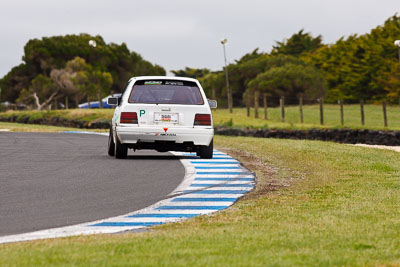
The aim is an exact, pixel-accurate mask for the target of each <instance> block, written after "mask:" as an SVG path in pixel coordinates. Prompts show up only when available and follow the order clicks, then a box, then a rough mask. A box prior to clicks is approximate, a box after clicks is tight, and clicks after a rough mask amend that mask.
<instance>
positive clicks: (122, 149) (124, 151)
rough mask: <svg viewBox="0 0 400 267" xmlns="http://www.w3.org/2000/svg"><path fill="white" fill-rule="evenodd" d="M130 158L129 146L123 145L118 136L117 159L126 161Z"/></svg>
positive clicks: (116, 143) (116, 142) (116, 140)
mask: <svg viewBox="0 0 400 267" xmlns="http://www.w3.org/2000/svg"><path fill="white" fill-rule="evenodd" d="M127 156H128V146H127V145H125V144H121V142H120V141H119V139H118V136H117V137H116V138H115V157H116V158H117V159H124V158H126V157H127Z"/></svg>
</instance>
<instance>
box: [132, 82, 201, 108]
mask: <svg viewBox="0 0 400 267" xmlns="http://www.w3.org/2000/svg"><path fill="white" fill-rule="evenodd" d="M128 102H129V103H141V104H180V105H203V104H204V100H203V97H202V96H201V93H200V89H199V88H198V87H197V84H196V83H194V82H188V81H174V80H141V81H137V82H136V83H135V84H134V85H133V88H132V92H131V95H130V96H129V101H128Z"/></svg>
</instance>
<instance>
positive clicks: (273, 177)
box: [218, 148, 294, 199]
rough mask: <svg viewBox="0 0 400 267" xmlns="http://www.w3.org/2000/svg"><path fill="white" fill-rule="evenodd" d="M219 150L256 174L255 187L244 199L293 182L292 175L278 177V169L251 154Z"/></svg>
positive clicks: (278, 188)
mask: <svg viewBox="0 0 400 267" xmlns="http://www.w3.org/2000/svg"><path fill="white" fill-rule="evenodd" d="M218 149H219V150H220V151H222V152H225V153H227V154H229V155H230V156H232V157H234V158H236V159H238V160H239V161H240V162H241V163H242V165H243V166H244V167H246V168H247V169H249V170H250V171H252V172H254V173H255V174H256V187H255V189H254V190H253V191H252V192H251V193H250V194H246V195H245V196H244V197H243V198H244V199H256V198H259V197H260V196H263V195H268V194H271V193H273V192H276V191H279V190H280V189H283V188H286V187H290V186H291V185H292V183H293V182H294V178H293V177H284V178H282V177H280V169H279V168H277V167H274V166H269V165H267V164H266V163H265V162H263V161H262V160H261V159H259V158H257V157H256V156H254V155H253V154H251V153H249V152H247V151H243V150H236V149H230V148H218Z"/></svg>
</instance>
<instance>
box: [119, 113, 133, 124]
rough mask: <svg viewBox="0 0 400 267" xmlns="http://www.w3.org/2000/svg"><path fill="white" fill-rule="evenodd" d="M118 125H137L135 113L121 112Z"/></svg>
mask: <svg viewBox="0 0 400 267" xmlns="http://www.w3.org/2000/svg"><path fill="white" fill-rule="evenodd" d="M119 121H120V123H134V124H138V119H137V113H136V112H121V119H120V120H119Z"/></svg>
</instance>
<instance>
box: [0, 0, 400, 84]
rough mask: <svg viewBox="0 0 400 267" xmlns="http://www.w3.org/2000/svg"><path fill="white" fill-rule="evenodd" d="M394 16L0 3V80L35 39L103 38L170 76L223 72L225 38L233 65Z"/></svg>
mask: <svg viewBox="0 0 400 267" xmlns="http://www.w3.org/2000/svg"><path fill="white" fill-rule="evenodd" d="M396 13H399V14H400V1H399V0H301V1H299V0H274V1H272V0H263V1H262V0H245V1H241V0H240V1H236V0H211V1H210V0H201V1H200V0H197V1H191V0H141V1H137V0H130V1H128V0H112V1H110V0H108V1H107V0H96V1H92V0H68V1H66V0H58V1H54V0H35V1H32V0H1V1H0V36H1V39H0V77H3V76H4V75H5V74H7V73H8V72H9V71H10V70H11V68H12V67H14V66H17V65H18V64H20V63H21V62H22V56H23V48H24V45H25V44H26V43H27V42H28V41H29V40H30V39H34V38H38V39H40V38H42V37H50V36H56V35H66V34H79V33H89V34H91V35H101V36H102V37H103V38H104V40H105V41H106V42H107V43H111V42H112V43H118V44H120V43H122V42H125V43H126V44H127V46H128V47H129V49H130V50H131V51H135V52H137V53H139V54H140V55H141V56H142V57H143V58H144V59H146V60H148V61H150V62H151V63H153V64H154V63H155V64H159V65H161V66H163V67H164V68H165V69H166V70H167V71H168V73H170V71H171V70H178V69H183V68H185V67H192V68H209V69H211V70H220V69H222V66H223V64H224V57H223V50H222V49H223V48H222V45H221V43H220V40H221V39H223V38H227V39H228V43H227V45H226V53H227V59H228V62H234V60H237V59H239V58H241V57H242V56H243V55H245V54H246V53H249V52H252V51H253V50H254V49H255V48H259V51H264V52H269V51H270V50H271V49H272V46H273V45H274V44H275V42H276V41H282V40H284V39H285V38H288V37H290V36H291V35H292V34H293V33H295V32H298V31H299V30H301V29H304V30H305V32H310V33H311V34H312V35H313V36H317V35H322V37H323V41H324V43H334V42H335V41H336V40H337V39H339V38H340V37H342V36H349V35H351V34H355V33H357V34H363V33H367V32H369V31H370V30H371V29H372V28H375V27H376V26H377V25H382V24H383V23H384V21H385V20H386V19H388V18H389V17H391V16H393V15H395V14H396ZM399 39H400V36H399Z"/></svg>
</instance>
